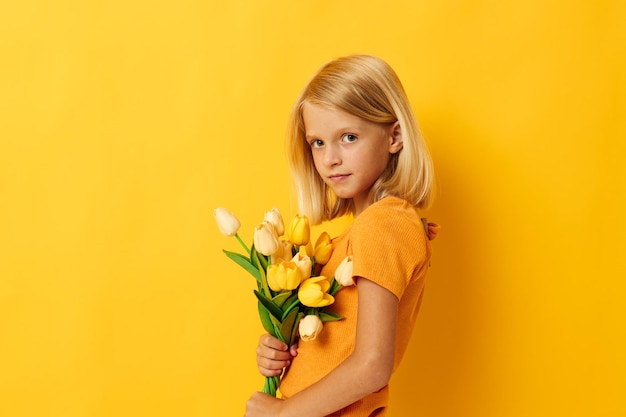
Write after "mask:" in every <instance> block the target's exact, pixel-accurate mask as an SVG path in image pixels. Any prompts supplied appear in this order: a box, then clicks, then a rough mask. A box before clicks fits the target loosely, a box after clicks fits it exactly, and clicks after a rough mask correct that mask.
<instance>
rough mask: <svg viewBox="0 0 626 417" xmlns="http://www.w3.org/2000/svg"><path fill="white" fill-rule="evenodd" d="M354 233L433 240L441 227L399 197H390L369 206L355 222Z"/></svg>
mask: <svg viewBox="0 0 626 417" xmlns="http://www.w3.org/2000/svg"><path fill="white" fill-rule="evenodd" d="M352 229H353V233H355V232H356V234H366V235H369V236H371V237H377V236H389V235H398V234H400V235H404V236H406V237H407V238H409V239H411V238H413V239H421V238H423V237H427V239H428V240H432V239H434V238H435V236H436V235H437V232H438V231H439V226H438V225H437V224H435V223H431V222H428V221H427V220H426V219H424V218H422V217H421V216H420V213H419V211H418V209H417V208H416V207H415V206H413V205H412V204H410V203H409V202H407V201H406V200H403V199H401V198H399V197H394V196H389V197H385V198H383V199H382V200H379V201H377V202H375V203H374V204H372V205H371V206H369V207H368V208H367V209H365V210H363V212H362V213H361V214H360V215H359V216H358V217H357V218H356V219H355V220H354V223H353V225H352Z"/></svg>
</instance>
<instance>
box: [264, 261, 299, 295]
mask: <svg viewBox="0 0 626 417" xmlns="http://www.w3.org/2000/svg"><path fill="white" fill-rule="evenodd" d="M301 280H302V277H301V272H300V268H298V265H296V264H295V262H291V261H289V262H281V263H279V264H278V265H270V266H268V267H267V284H268V285H269V286H270V288H271V289H272V290H274V291H282V290H293V289H295V288H297V287H298V285H300V281H301Z"/></svg>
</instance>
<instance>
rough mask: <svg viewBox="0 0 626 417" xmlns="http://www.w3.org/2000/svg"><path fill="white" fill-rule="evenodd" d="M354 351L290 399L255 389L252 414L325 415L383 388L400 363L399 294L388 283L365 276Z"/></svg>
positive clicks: (266, 416) (248, 410) (282, 416)
mask: <svg viewBox="0 0 626 417" xmlns="http://www.w3.org/2000/svg"><path fill="white" fill-rule="evenodd" d="M357 290H358V294H359V309H358V315H357V334H356V344H355V348H354V352H353V353H352V354H351V355H350V356H349V357H348V358H347V359H346V360H345V361H343V362H342V363H341V364H340V365H339V366H338V367H337V368H335V369H334V370H333V371H332V372H330V373H329V374H328V375H326V376H325V377H324V378H322V379H321V380H320V381H318V382H317V383H315V384H313V385H311V386H310V387H309V388H307V389H305V390H303V391H301V392H299V393H298V394H296V395H294V396H293V397H291V398H289V399H287V400H284V401H283V400H278V399H275V398H273V397H271V396H269V395H265V394H261V393H255V394H253V395H252V397H251V398H250V400H248V402H247V404H246V405H247V408H246V414H245V415H246V417H270V416H271V417H296V416H297V417H321V416H326V415H328V414H331V413H333V412H334V411H337V410H339V409H341V408H344V407H346V406H348V405H350V404H352V403H354V402H355V401H358V400H360V399H361V398H363V397H365V396H366V395H368V394H371V393H373V392H375V391H378V390H379V389H381V388H383V387H384V386H385V385H387V383H388V382H389V378H390V377H391V372H392V371H393V365H394V353H395V336H396V318H397V311H398V299H397V298H396V296H395V295H394V294H392V293H391V292H390V291H388V290H387V289H385V288H383V287H381V286H379V285H378V284H375V283H374V282H372V281H368V280H367V279H364V278H359V279H358V281H357Z"/></svg>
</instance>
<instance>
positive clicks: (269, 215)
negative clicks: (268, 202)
mask: <svg viewBox="0 0 626 417" xmlns="http://www.w3.org/2000/svg"><path fill="white" fill-rule="evenodd" d="M264 220H266V221H268V222H270V223H272V224H273V225H274V228H275V229H276V235H277V236H278V237H280V236H282V235H283V234H284V233H285V223H284V222H283V216H282V215H281V214H280V211H279V210H278V209H277V208H276V207H272V210H271V211H266V212H265V218H264Z"/></svg>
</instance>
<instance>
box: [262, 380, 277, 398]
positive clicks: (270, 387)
mask: <svg viewBox="0 0 626 417" xmlns="http://www.w3.org/2000/svg"><path fill="white" fill-rule="evenodd" d="M279 382H280V377H278V376H266V377H265V383H264V384H263V393H265V394H269V395H271V396H273V397H275V396H276V391H278V383H279Z"/></svg>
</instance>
